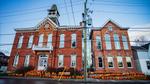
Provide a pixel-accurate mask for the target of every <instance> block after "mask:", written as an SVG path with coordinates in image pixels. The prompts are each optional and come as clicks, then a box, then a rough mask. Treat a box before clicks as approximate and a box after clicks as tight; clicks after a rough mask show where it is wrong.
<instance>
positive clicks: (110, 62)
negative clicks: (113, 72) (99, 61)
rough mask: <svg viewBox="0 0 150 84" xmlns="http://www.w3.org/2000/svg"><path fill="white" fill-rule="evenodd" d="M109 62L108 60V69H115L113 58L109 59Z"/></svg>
mask: <svg viewBox="0 0 150 84" xmlns="http://www.w3.org/2000/svg"><path fill="white" fill-rule="evenodd" d="M107 60H108V67H109V68H113V67H114V64H113V57H107Z"/></svg>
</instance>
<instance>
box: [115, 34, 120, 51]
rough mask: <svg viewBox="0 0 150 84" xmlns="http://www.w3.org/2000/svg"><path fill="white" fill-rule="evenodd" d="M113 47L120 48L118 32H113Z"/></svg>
mask: <svg viewBox="0 0 150 84" xmlns="http://www.w3.org/2000/svg"><path fill="white" fill-rule="evenodd" d="M114 43H115V49H120V40H119V36H118V34H114Z"/></svg>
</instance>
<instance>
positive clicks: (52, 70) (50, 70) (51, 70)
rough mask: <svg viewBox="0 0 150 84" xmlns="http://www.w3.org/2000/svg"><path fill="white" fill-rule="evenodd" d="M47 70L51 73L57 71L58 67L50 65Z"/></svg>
mask: <svg viewBox="0 0 150 84" xmlns="http://www.w3.org/2000/svg"><path fill="white" fill-rule="evenodd" d="M46 71H47V72H50V73H52V72H54V73H56V72H57V69H56V68H52V67H48V68H47V70H46Z"/></svg>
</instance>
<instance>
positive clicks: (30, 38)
mask: <svg viewBox="0 0 150 84" xmlns="http://www.w3.org/2000/svg"><path fill="white" fill-rule="evenodd" d="M32 43H33V35H31V36H30V37H29V41H28V48H31V47H32Z"/></svg>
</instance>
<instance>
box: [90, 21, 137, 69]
mask: <svg viewBox="0 0 150 84" xmlns="http://www.w3.org/2000/svg"><path fill="white" fill-rule="evenodd" d="M108 26H112V27H113V31H109V30H108ZM106 32H107V33H108V34H109V35H110V38H111V45H112V49H111V50H106V46H105V45H106V44H105V38H104V36H105V33H106ZM114 32H115V33H117V34H118V35H119V41H120V47H121V49H120V50H116V49H115V44H114V39H113V34H114ZM122 34H124V35H125V36H127V39H128V45H129V49H128V50H124V49H123V43H122ZM97 35H99V36H100V37H101V42H102V50H99V49H97V47H96V46H97V45H96V41H95V40H96V36H97ZM92 39H93V42H92V50H93V54H94V59H95V63H94V64H95V68H96V70H97V71H104V70H108V71H116V70H117V71H130V70H133V71H134V70H135V66H134V61H133V55H132V51H131V46H130V42H129V37H128V32H127V29H122V28H119V27H118V26H117V25H116V24H114V23H112V22H110V21H109V22H108V23H107V24H106V25H104V27H103V28H101V29H99V30H93V33H92ZM109 54H110V55H111V56H113V59H114V68H108V62H107V56H108V55H109ZM100 55H101V56H102V57H103V64H104V67H103V68H99V67H98V56H100ZM117 56H122V58H123V66H124V67H123V68H119V67H118V64H117ZM126 56H131V59H132V68H128V67H127V64H126V58H125V57H126Z"/></svg>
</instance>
